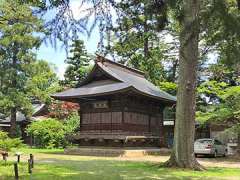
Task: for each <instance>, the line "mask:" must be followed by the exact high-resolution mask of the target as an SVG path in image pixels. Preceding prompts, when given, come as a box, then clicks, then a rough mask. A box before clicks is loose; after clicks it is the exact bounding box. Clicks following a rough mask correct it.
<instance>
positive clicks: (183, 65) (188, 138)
mask: <svg viewBox="0 0 240 180" xmlns="http://www.w3.org/2000/svg"><path fill="white" fill-rule="evenodd" d="M180 25H181V33H180V50H179V78H178V90H177V108H176V122H175V130H174V146H173V150H172V154H171V157H170V159H169V160H168V161H167V162H166V165H167V166H174V167H180V168H190V169H195V170H201V169H203V167H202V166H200V164H199V163H198V162H197V160H196V159H195V156H194V148H193V145H194V135H195V104H196V97H195V91H196V79H197V78H196V76H197V64H198V40H199V39H198V38H199V0H183V17H182V19H181V20H180Z"/></svg>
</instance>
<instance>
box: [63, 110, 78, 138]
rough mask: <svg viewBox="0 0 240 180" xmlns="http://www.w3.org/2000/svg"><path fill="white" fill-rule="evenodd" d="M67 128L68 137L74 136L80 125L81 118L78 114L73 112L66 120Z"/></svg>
mask: <svg viewBox="0 0 240 180" xmlns="http://www.w3.org/2000/svg"><path fill="white" fill-rule="evenodd" d="M64 124H65V127H66V131H67V134H68V135H72V134H74V133H75V132H76V130H77V129H78V128H79V125H80V117H79V115H78V112H72V113H71V114H70V115H69V116H68V117H67V118H66V119H65V123H64Z"/></svg>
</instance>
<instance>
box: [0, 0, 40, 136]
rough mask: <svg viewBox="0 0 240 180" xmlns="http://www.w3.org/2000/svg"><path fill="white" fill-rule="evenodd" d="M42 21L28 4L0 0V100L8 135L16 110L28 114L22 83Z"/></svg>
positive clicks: (36, 44) (30, 61)
mask: <svg viewBox="0 0 240 180" xmlns="http://www.w3.org/2000/svg"><path fill="white" fill-rule="evenodd" d="M37 32H38V33H40V32H42V21H41V20H39V18H38V17H37V16H34V15H33V13H32V8H31V7H30V6H29V5H28V4H24V5H23V4H20V3H18V1H14V0H9V1H3V2H2V3H1V4H0V54H1V56H0V73H1V76H0V99H1V105H3V106H1V107H2V108H1V109H3V110H5V112H7V113H8V114H11V130H10V131H11V135H12V136H15V133H16V112H17V111H21V112H23V113H24V114H30V113H31V101H30V99H29V98H28V96H27V88H26V82H27V80H28V78H29V77H30V76H31V69H32V67H31V65H32V63H33V62H34V61H35V54H34V53H33V51H32V50H33V48H37V47H39V45H40V42H41V41H40V38H39V36H37V35H33V33H37Z"/></svg>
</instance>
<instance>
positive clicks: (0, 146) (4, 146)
mask: <svg viewBox="0 0 240 180" xmlns="http://www.w3.org/2000/svg"><path fill="white" fill-rule="evenodd" d="M22 146H23V143H22V140H21V139H19V138H10V137H8V134H7V133H6V132H3V131H0V150H4V151H10V150H11V149H12V148H20V147H22Z"/></svg>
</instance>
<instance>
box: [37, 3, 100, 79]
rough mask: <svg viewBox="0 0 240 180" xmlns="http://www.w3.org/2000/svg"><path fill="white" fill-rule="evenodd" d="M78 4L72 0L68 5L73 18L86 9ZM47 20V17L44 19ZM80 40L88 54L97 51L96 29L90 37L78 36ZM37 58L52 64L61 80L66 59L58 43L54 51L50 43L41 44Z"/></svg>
mask: <svg viewBox="0 0 240 180" xmlns="http://www.w3.org/2000/svg"><path fill="white" fill-rule="evenodd" d="M80 2H81V1H79V0H72V1H71V3H70V7H71V9H72V12H73V15H74V17H75V18H76V19H77V18H80V17H81V16H82V15H83V13H82V12H80V11H81V9H82V8H87V7H86V6H85V7H82V8H80ZM47 16H51V14H48V15H47ZM46 18H47V19H48V17H46ZM80 39H81V40H83V41H84V43H85V46H86V49H87V51H88V52H89V53H92V54H94V53H95V52H96V50H97V45H98V42H99V39H100V36H99V32H98V29H97V28H95V29H94V30H93V32H92V34H91V36H90V37H88V36H87V35H84V34H80ZM37 58H38V59H43V60H46V61H48V62H50V63H53V64H55V65H56V67H57V74H58V76H59V78H60V79H62V78H63V74H64V72H65V69H66V66H67V65H66V64H65V63H64V60H65V59H66V52H65V49H64V48H61V43H60V42H59V43H58V44H57V48H56V49H55V48H54V47H52V46H51V44H50V43H47V44H45V43H43V44H42V45H41V46H40V48H39V50H38V51H37Z"/></svg>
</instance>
